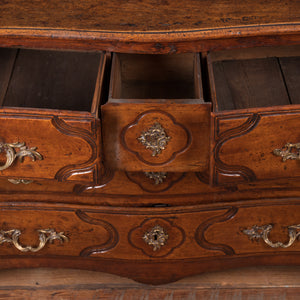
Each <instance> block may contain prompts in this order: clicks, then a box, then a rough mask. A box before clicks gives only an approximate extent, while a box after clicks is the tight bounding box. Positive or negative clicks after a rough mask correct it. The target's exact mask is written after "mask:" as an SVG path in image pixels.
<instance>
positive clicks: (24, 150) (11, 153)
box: [0, 143, 43, 171]
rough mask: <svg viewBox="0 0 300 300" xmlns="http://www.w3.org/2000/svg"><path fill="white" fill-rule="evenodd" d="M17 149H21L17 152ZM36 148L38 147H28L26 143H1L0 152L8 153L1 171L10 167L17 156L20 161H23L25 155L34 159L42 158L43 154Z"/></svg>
mask: <svg viewBox="0 0 300 300" xmlns="http://www.w3.org/2000/svg"><path fill="white" fill-rule="evenodd" d="M16 149H19V151H18V152H16ZM35 150H36V147H32V148H28V147H27V146H25V143H13V144H5V143H0V152H5V154H6V162H5V164H4V165H2V166H0V171H3V170H5V169H7V168H9V167H10V166H11V165H12V164H13V162H14V161H15V159H16V158H18V159H19V161H20V162H23V161H24V157H26V156H29V157H31V159H32V161H35V160H36V159H38V160H42V159H43V157H42V155H41V154H40V153H38V152H37V151H35Z"/></svg>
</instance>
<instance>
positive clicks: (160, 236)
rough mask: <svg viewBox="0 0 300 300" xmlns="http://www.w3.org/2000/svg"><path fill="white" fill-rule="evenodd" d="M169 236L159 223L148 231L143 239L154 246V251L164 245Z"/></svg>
mask: <svg viewBox="0 0 300 300" xmlns="http://www.w3.org/2000/svg"><path fill="white" fill-rule="evenodd" d="M168 238H169V236H168V235H167V234H166V233H165V231H164V229H163V228H162V227H161V226H159V225H156V226H154V227H153V228H152V229H151V230H150V231H149V232H146V233H145V234H144V236H143V240H144V241H145V242H146V243H147V244H148V245H149V246H153V251H157V250H159V249H160V248H161V247H162V246H164V245H165V243H166V241H167V240H168Z"/></svg>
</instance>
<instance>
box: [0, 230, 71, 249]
mask: <svg viewBox="0 0 300 300" xmlns="http://www.w3.org/2000/svg"><path fill="white" fill-rule="evenodd" d="M37 232H38V233H39V241H40V243H39V245H38V246H37V247H32V246H22V245H21V244H20V243H19V236H20V235H21V231H20V230H19V229H12V230H8V231H3V230H0V244H2V243H5V242H7V243H12V244H13V245H14V246H15V247H16V248H17V249H18V250H20V251H21V252H29V251H30V252H38V251H40V250H41V249H43V248H44V247H45V245H46V244H47V242H48V241H49V243H52V242H53V241H54V240H59V241H60V242H61V243H63V242H68V241H69V239H68V238H67V237H66V236H65V235H64V233H63V232H59V233H56V232H55V231H54V229H40V230H37Z"/></svg>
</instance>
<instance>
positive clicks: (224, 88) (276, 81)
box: [208, 46, 300, 111]
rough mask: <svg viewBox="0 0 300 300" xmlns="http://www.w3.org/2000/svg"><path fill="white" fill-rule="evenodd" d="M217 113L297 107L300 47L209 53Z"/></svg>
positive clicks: (299, 94)
mask: <svg viewBox="0 0 300 300" xmlns="http://www.w3.org/2000/svg"><path fill="white" fill-rule="evenodd" d="M208 68H209V76H210V85H211V89H212V93H211V94H212V100H213V102H214V103H215V107H214V108H215V110H216V111H223V110H234V109H243V108H256V107H268V106H276V105H289V104H299V103H300V46H292V47H272V48H253V49H242V50H231V51H220V52H216V53H210V54H209V56H208Z"/></svg>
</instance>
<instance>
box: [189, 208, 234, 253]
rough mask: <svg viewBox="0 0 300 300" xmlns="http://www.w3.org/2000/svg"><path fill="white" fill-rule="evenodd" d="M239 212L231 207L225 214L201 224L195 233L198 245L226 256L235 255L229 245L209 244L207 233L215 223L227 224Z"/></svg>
mask: <svg viewBox="0 0 300 300" xmlns="http://www.w3.org/2000/svg"><path fill="white" fill-rule="evenodd" d="M237 212H238V209H237V208H236V207H231V208H230V209H228V211H227V212H225V213H224V214H222V215H219V216H215V217H212V218H210V219H208V220H206V221H204V222H203V223H202V224H200V225H199V226H198V228H197V230H196V233H195V240H196V242H197V244H198V245H199V246H200V247H202V248H205V249H207V250H214V251H222V252H224V253H225V254H226V255H233V254H235V252H234V250H233V249H232V248H231V247H230V246H228V245H224V244H217V243H215V242H209V241H208V240H207V239H206V238H205V232H206V231H207V230H208V228H209V227H211V226H212V225H214V224H215V223H221V222H226V221H228V220H230V219H232V218H233V217H234V216H235V215H236V213H237Z"/></svg>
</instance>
